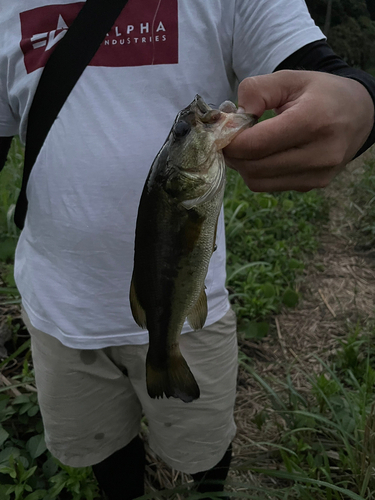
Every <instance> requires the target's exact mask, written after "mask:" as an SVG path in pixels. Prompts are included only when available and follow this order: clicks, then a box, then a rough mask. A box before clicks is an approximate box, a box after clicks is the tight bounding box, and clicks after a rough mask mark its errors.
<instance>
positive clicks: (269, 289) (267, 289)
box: [261, 283, 276, 299]
mask: <svg viewBox="0 0 375 500" xmlns="http://www.w3.org/2000/svg"><path fill="white" fill-rule="evenodd" d="M261 290H262V293H263V295H264V296H265V297H266V298H267V299H271V298H272V297H274V296H275V294H276V291H275V287H274V286H273V285H272V284H271V283H265V284H264V285H262V287H261Z"/></svg>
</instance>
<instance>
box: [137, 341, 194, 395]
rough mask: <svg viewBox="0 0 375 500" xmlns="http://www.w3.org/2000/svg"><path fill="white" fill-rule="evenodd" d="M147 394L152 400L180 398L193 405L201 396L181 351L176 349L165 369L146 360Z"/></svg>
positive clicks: (165, 364)
mask: <svg viewBox="0 0 375 500" xmlns="http://www.w3.org/2000/svg"><path fill="white" fill-rule="evenodd" d="M146 381H147V392H148V394H149V396H150V397H151V398H162V397H163V394H165V396H166V397H167V398H179V399H181V401H183V402H184V403H191V402H192V401H194V400H195V399H198V398H199V396H200V390H199V387H198V384H197V382H196V380H195V378H194V375H193V374H192V373H191V371H190V368H189V367H188V364H187V363H186V361H185V359H184V357H183V356H182V354H181V352H180V350H179V349H178V348H176V349H175V350H174V351H173V353H172V354H171V355H170V356H169V357H168V359H167V362H166V363H163V367H157V366H156V365H154V364H153V363H151V362H150V356H149V353H148V354H147V360H146Z"/></svg>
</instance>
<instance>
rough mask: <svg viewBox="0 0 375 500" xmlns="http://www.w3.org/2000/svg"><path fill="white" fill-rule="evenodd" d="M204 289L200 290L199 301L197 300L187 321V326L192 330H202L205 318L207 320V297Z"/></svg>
mask: <svg viewBox="0 0 375 500" xmlns="http://www.w3.org/2000/svg"><path fill="white" fill-rule="evenodd" d="M204 289H205V287H203V288H202V291H201V294H200V296H199V299H198V300H197V302H196V304H195V306H194V307H193V308H192V310H191V311H190V313H189V315H188V317H187V320H188V322H189V325H190V326H191V327H192V329H193V330H200V329H201V328H203V326H204V324H205V322H206V318H207V297H206V292H205V291H204Z"/></svg>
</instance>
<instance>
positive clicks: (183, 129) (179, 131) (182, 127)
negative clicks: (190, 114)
mask: <svg viewBox="0 0 375 500" xmlns="http://www.w3.org/2000/svg"><path fill="white" fill-rule="evenodd" d="M190 130H191V126H190V125H189V124H188V123H187V122H185V121H183V120H181V121H179V122H177V123H176V125H175V126H174V129H173V135H174V136H175V138H176V139H180V138H181V137H184V136H185V135H187V134H188V133H189V132H190Z"/></svg>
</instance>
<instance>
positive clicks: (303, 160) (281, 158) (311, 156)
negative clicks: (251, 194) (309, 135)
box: [225, 141, 345, 179]
mask: <svg viewBox="0 0 375 500" xmlns="http://www.w3.org/2000/svg"><path fill="white" fill-rule="evenodd" d="M344 160H345V159H344V152H343V151H342V148H340V147H339V146H338V147H337V148H336V147H335V145H334V144H333V145H332V148H331V149H330V150H329V151H328V150H327V149H326V148H325V147H324V141H318V142H317V143H314V144H307V145H305V146H303V147H301V148H292V149H288V150H287V151H282V152H281V153H276V154H273V155H269V156H267V158H262V159H259V160H247V159H238V158H233V157H230V156H228V155H225V161H226V163H227V164H228V165H229V166H230V167H232V168H234V169H235V170H238V171H239V172H241V175H242V172H246V176H247V177H248V178H252V179H271V178H272V177H280V176H281V177H283V176H289V175H294V174H295V173H303V172H304V171H311V170H315V171H319V172H320V175H321V176H324V171H325V170H326V169H327V170H329V169H331V168H335V167H337V166H341V165H343V164H344V163H345V161H344Z"/></svg>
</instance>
